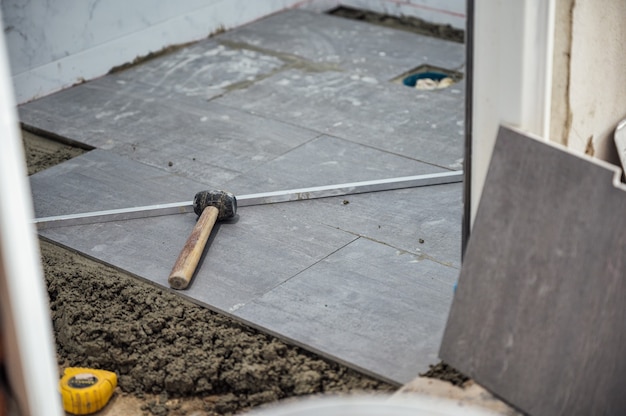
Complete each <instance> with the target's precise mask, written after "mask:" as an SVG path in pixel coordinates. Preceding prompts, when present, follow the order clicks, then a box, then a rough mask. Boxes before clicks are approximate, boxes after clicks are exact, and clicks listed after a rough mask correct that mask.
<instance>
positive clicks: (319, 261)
mask: <svg viewBox="0 0 626 416" xmlns="http://www.w3.org/2000/svg"><path fill="white" fill-rule="evenodd" d="M324 225H326V224H324ZM340 231H343V230H340ZM344 232H345V231H344ZM348 234H351V235H353V236H354V237H355V238H353V239H352V240H350V241H348V242H347V243H346V244H344V245H342V246H341V247H339V248H337V249H336V250H333V251H332V252H330V253H328V254H327V255H325V256H324V257H322V258H321V259H319V260H317V261H316V262H314V263H312V264H310V265H308V266H307V267H305V268H304V269H302V270H300V271H299V272H298V273H296V274H294V275H293V276H290V277H289V278H287V279H286V280H284V281H282V282H280V283H279V284H277V285H275V286H273V287H272V288H271V289H269V290H267V291H266V292H265V293H264V295H265V294H267V293H270V292H272V291H273V290H275V289H277V288H279V287H281V286H282V285H284V284H285V283H287V282H289V281H290V280H291V279H293V278H295V277H297V276H299V275H301V274H302V273H304V272H305V271H307V270H309V269H310V268H311V267H313V266H315V265H317V264H319V263H321V262H322V261H324V260H326V259H327V258H329V257H330V256H332V255H333V254H335V253H337V252H338V251H340V250H343V249H344V248H346V247H347V246H349V245H350V244H352V243H354V242H355V241H357V240H358V239H359V238H360V236H358V235H355V234H354V233H348Z"/></svg>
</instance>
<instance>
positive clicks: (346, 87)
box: [217, 70, 464, 169]
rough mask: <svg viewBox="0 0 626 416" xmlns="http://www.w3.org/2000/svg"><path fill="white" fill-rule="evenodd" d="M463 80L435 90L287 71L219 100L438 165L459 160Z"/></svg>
mask: <svg viewBox="0 0 626 416" xmlns="http://www.w3.org/2000/svg"><path fill="white" fill-rule="evenodd" d="M462 87H463V84H460V85H458V86H454V87H451V88H446V89H443V90H437V91H419V90H415V89H413V88H408V87H405V86H403V85H396V84H388V83H385V84H382V83H377V82H375V83H371V82H370V81H368V80H364V79H363V78H362V77H360V76H358V75H350V74H346V73H340V72H334V71H326V72H317V73H309V72H303V71H300V70H289V71H284V72H281V73H279V74H276V75H274V76H272V77H270V78H267V79H264V80H263V81H260V82H258V83H256V84H254V85H252V86H250V87H249V88H247V89H245V90H241V91H233V92H231V93H230V94H228V95H225V96H223V97H221V98H219V99H217V102H219V103H220V104H224V105H228V106H232V107H235V108H241V109H243V110H246V111H250V112H252V113H254V114H258V115H262V116H265V117H271V118H275V119H278V120H282V121H285V122H289V123H292V124H296V125H299V126H303V127H307V128H309V129H312V130H316V131H320V132H324V133H327V134H330V135H333V136H337V137H341V138H344V139H347V140H350V141H353V142H356V143H360V144H364V145H367V146H371V147H374V148H376V149H380V150H385V151H387V152H391V153H396V154H399V155H403V156H405V157H410V158H413V159H415V160H419V161H422V162H426V163H431V164H435V165H438V166H442V167H446V168H451V169H459V168H460V167H461V162H462V160H463V135H464V129H463V114H464V112H463V106H464V94H463V90H462V89H461V88H462Z"/></svg>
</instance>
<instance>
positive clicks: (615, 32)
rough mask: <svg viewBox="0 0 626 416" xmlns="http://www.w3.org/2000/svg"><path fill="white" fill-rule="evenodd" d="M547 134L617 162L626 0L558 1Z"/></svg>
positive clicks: (625, 98) (625, 83) (625, 82)
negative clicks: (615, 141)
mask: <svg viewBox="0 0 626 416" xmlns="http://www.w3.org/2000/svg"><path fill="white" fill-rule="evenodd" d="M557 19H558V20H557V25H556V38H555V71H554V74H553V75H554V77H553V81H554V82H553V85H554V89H553V95H552V97H553V108H552V125H551V127H552V128H551V138H552V140H555V141H559V142H561V143H563V144H566V145H567V146H568V147H570V148H571V149H574V150H576V151H579V152H585V153H587V154H590V155H594V156H596V157H598V158H601V159H604V160H608V161H609V162H612V163H615V164H618V163H619V161H618V158H617V152H616V150H615V145H614V142H613V131H614V129H615V127H616V125H617V123H618V122H619V121H620V120H621V119H623V118H626V25H625V24H624V22H626V2H625V1H623V0H601V1H597V0H559V1H558V3H557Z"/></svg>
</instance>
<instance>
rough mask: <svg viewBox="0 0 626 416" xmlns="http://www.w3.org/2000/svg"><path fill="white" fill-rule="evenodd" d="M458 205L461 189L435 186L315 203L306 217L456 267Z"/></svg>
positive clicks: (458, 248)
mask: <svg viewBox="0 0 626 416" xmlns="http://www.w3.org/2000/svg"><path fill="white" fill-rule="evenodd" d="M462 201H463V186H462V185H461V184H449V185H435V186H427V187H422V188H411V189H402V190H396V191H385V192H377V193H371V194H362V195H351V196H348V197H344V198H333V199H324V200H319V201H315V202H314V203H313V204H312V205H311V208H308V212H309V217H308V218H309V219H310V220H314V221H319V222H320V223H322V224H326V225H329V226H331V227H335V228H338V229H341V230H344V231H347V232H349V233H352V234H355V235H359V236H365V237H367V238H370V239H372V240H374V241H379V242H381V243H384V244H387V245H389V246H391V247H394V248H396V249H398V250H401V251H406V252H407V253H411V254H415V255H417V256H420V257H421V258H429V259H432V260H434V261H437V262H439V263H442V264H444V265H447V266H451V267H455V268H459V267H460V266H461V222H462V215H463V212H462V211H463V209H462V207H463V204H462ZM346 202H349V203H348V204H346ZM337 207H340V209H338V208H337Z"/></svg>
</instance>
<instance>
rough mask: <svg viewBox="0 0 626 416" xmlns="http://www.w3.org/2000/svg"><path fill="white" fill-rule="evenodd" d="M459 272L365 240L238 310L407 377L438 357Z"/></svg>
mask: <svg viewBox="0 0 626 416" xmlns="http://www.w3.org/2000/svg"><path fill="white" fill-rule="evenodd" d="M457 272H458V271H457V270H456V269H452V268H449V267H445V266H442V265H440V264H437V263H434V262H431V261H429V260H420V259H419V258H418V257H416V256H412V255H409V254H405V253H400V252H398V251H397V250H395V249H393V248H391V247H387V246H384V245H382V244H379V243H376V242H373V241H371V240H367V239H363V238H360V239H358V240H357V241H355V242H353V243H351V244H349V245H348V246H346V247H344V248H343V249H341V250H339V251H338V252H336V253H333V255H331V256H329V257H328V258H326V259H324V260H323V261H322V262H320V263H318V264H316V265H315V266H313V267H311V268H309V269H307V270H305V271H304V272H302V273H301V274H299V275H297V276H295V277H294V278H293V279H291V280H289V281H288V282H286V283H284V284H282V285H280V286H279V287H277V288H276V289H274V290H272V291H271V292H269V293H267V294H266V295H265V296H263V297H261V298H260V299H258V300H256V301H254V302H252V303H250V304H248V305H245V306H243V307H241V308H240V309H238V310H237V311H236V312H235V314H236V316H238V317H241V318H242V319H245V320H248V321H253V322H256V323H257V324H259V323H261V324H262V325H264V327H266V328H267V329H268V330H270V331H272V332H274V333H278V334H280V336H282V337H287V338H288V339H291V340H293V341H295V342H297V343H299V344H303V345H307V346H308V348H313V349H315V350H317V351H319V352H321V353H322V354H325V355H327V356H329V355H330V356H332V357H334V358H335V359H338V360H340V361H342V362H348V363H351V365H353V366H357V367H360V368H362V369H364V370H365V371H366V372H372V373H375V374H377V375H379V376H382V377H384V378H386V379H388V380H391V381H393V382H395V383H405V382H408V381H409V380H411V379H413V378H414V377H415V376H416V375H417V374H418V373H419V372H423V371H425V370H426V369H428V364H430V363H433V362H434V361H435V360H436V359H437V349H438V346H439V343H440V339H441V335H442V333H443V328H444V325H445V319H446V314H447V310H448V308H449V305H450V302H451V299H452V292H453V285H454V282H455V280H456V275H457Z"/></svg>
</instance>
